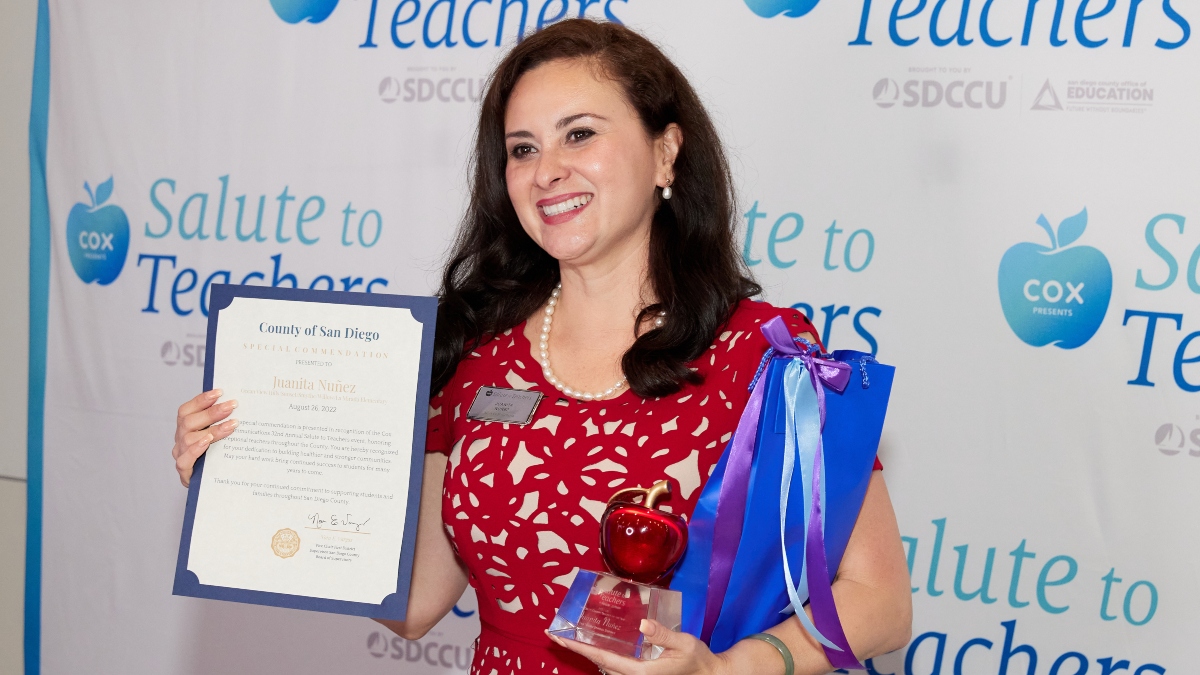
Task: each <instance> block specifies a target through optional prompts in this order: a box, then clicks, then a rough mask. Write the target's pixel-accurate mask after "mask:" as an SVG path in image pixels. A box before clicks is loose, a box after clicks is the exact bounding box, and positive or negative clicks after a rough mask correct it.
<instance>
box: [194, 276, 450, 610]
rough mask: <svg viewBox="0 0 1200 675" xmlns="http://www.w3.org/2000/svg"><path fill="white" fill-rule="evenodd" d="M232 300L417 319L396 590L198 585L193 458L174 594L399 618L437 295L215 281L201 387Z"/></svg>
mask: <svg viewBox="0 0 1200 675" xmlns="http://www.w3.org/2000/svg"><path fill="white" fill-rule="evenodd" d="M234 298H261V299H266V300H283V301H295V302H326V303H331V304H339V305H364V306H372V307H397V308H405V309H408V310H409V311H410V312H411V313H412V316H413V318H415V319H416V320H417V321H419V322H421V325H422V330H421V365H420V369H419V371H418V376H417V396H416V410H414V411H413V414H414V417H413V421H414V424H413V436H412V449H413V450H412V462H411V466H410V467H409V478H408V481H409V484H408V511H407V517H406V518H405V522H404V541H403V544H402V545H401V548H400V567H399V569H397V570H396V592H395V593H393V594H391V595H388V596H387V597H386V598H384V599H383V602H381V603H379V604H371V603H365V602H350V601H346V600H330V599H328V598H314V597H308V596H303V595H290V594H286V593H268V592H265V591H251V590H246V589H242V588H230V587H226V586H211V585H209V584H205V583H202V582H201V581H200V579H199V578H198V577H197V576H196V574H195V573H194V572H192V571H191V570H189V569H188V554H189V553H190V551H191V543H192V525H193V524H194V522H195V519H196V502H197V500H198V499H199V496H200V485H201V484H202V483H203V478H204V456H203V455H202V456H201V457H200V459H199V460H198V461H197V462H196V468H195V471H194V473H193V474H192V481H191V485H190V487H189V488H188V497H187V510H186V511H185V512H184V516H183V534H182V535H181V536H180V538H179V559H178V562H177V563H176V565H175V586H174V589H173V591H172V593H173V594H174V595H185V596H190V597H194V598H208V599H210V600H228V601H232V602H244V603H249V604H253V605H269V606H272V607H287V608H290V609H306V610H310V611H314V612H329V613H332V614H349V615H353V616H366V617H371V618H375V619H393V620H396V621H403V620H404V617H405V613H406V612H407V610H408V590H409V584H410V583H411V581H412V567H413V552H414V550H415V548H416V540H417V520H418V514H419V513H420V498H421V485H422V479H423V472H424V468H425V427H426V425H425V424H424V420H425V418H426V412H427V410H428V404H429V385H430V379H431V376H432V371H433V333H434V323H435V321H436V319H437V299H436V298H431V297H418V296H408V295H388V294H383V293H347V292H342V291H316V290H305V289H295V288H271V287H267V286H239V285H230V284H213V285H212V295H211V297H210V301H209V313H208V339H207V350H206V358H205V363H204V391H208V390H210V389H212V384H213V364H214V363H215V362H216V360H217V358H218V357H219V356H220V355H219V354H217V351H216V337H217V324H218V321H219V319H220V313H221V310H222V309H224V308H226V307H228V306H229V304H230V303H231V302H233V299H234Z"/></svg>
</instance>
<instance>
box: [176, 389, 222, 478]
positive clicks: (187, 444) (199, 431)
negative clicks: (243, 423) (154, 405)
mask: <svg viewBox="0 0 1200 675" xmlns="http://www.w3.org/2000/svg"><path fill="white" fill-rule="evenodd" d="M221 393H222V392H221V390H220V389H213V390H212V391H206V392H204V393H203V394H200V395H199V396H197V397H196V398H194V399H192V400H190V401H188V402H187V403H184V404H183V405H181V406H179V415H178V416H177V417H176V418H175V447H173V448H171V456H172V457H174V458H175V470H176V471H177V472H179V482H181V483H183V486H184V487H187V486H188V483H190V482H191V480H192V467H194V466H195V465H196V460H197V459H200V455H203V454H204V451H205V450H208V446H209V445H211V444H213V443H215V442H216V441H219V440H221V439H222V438H225V437H226V436H228V435H229V434H232V433H233V430H234V429H236V428H237V425H238V421H237V420H234V419H226V418H228V417H229V415H230V413H232V412H233V409H234V408H236V407H237V401H224V402H222V403H217V404H216V405H213V404H214V403H216V402H217V399H219V398H221ZM221 420H225V421H224V422H222V421H221ZM218 422H220V424H218Z"/></svg>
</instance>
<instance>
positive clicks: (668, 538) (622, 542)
mask: <svg viewBox="0 0 1200 675" xmlns="http://www.w3.org/2000/svg"><path fill="white" fill-rule="evenodd" d="M670 494H671V483H670V481H668V480H661V481H659V482H657V483H655V484H654V485H653V486H652V487H650V488H628V489H625V490H621V491H620V492H618V493H616V494H615V495H613V496H612V498H611V499H609V500H608V508H607V509H605V511H604V515H603V516H601V517H600V552H601V554H602V555H603V556H604V564H605V565H607V566H608V569H609V570H610V571H611V572H612V574H609V573H607V572H589V571H586V570H580V571H579V572H578V573H576V575H575V581H574V582H573V583H572V584H571V588H570V590H568V591H567V595H566V597H565V598H563V602H562V605H561V606H560V607H559V608H558V612H557V613H556V614H555V615H554V621H553V622H552V623H551V624H550V633H551V634H552V635H557V636H559V637H562V638H567V639H571V640H577V641H579V642H584V643H587V644H590V645H595V646H597V647H600V648H602V649H607V650H608V651H610V652H615V653H617V654H623V655H625V656H631V657H633V658H635V659H643V660H649V659H654V658H657V657H658V655H659V654H661V653H662V648H661V647H658V646H655V645H646V644H643V635H642V632H641V630H640V629H639V627H640V624H641V621H642V619H653V620H655V621H658V622H659V623H661V624H663V625H664V626H666V627H667V628H670V629H671V630H679V626H680V622H681V618H682V614H683V594H682V593H680V592H679V591H673V590H670V589H668V588H663V587H660V586H656V585H654V584H656V583H657V582H659V581H661V580H662V579H663V578H665V577H666V576H667V575H668V574H670V573H671V571H672V570H673V569H674V568H675V565H676V564H678V563H679V560H680V558H682V557H683V552H684V550H686V549H687V523H686V522H685V521H684V520H683V518H681V517H679V516H676V515H674V514H671V513H667V512H666V511H662V510H659V509H656V508H654V506H655V504H657V503H658V501H659V499H661V498H662V497H663V496H664V495H670ZM639 497H640V498H641V503H640V504H638V503H637V501H635V500H637V499H638V498H639Z"/></svg>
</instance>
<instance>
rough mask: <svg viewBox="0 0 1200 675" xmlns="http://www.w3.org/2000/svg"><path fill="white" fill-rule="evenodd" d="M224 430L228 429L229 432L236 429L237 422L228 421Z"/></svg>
mask: <svg viewBox="0 0 1200 675" xmlns="http://www.w3.org/2000/svg"><path fill="white" fill-rule="evenodd" d="M225 428H226V429H229V430H230V431H233V430H234V429H236V428H238V421H237V420H229V421H228V422H226V424H225Z"/></svg>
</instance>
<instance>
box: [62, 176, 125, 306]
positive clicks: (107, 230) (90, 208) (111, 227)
mask: <svg viewBox="0 0 1200 675" xmlns="http://www.w3.org/2000/svg"><path fill="white" fill-rule="evenodd" d="M83 189H84V190H87V194H88V199H89V200H90V201H89V202H79V203H77V204H75V206H72V207H71V211H70V213H68V214H67V253H68V257H69V258H70V259H71V267H74V268H75V274H78V275H79V278H80V279H82V280H83V282H84V283H85V284H90V283H92V282H93V281H95V282H96V283H98V284H100V285H101V286H107V285H108V284H111V283H112V282H113V281H115V280H116V278H117V277H118V276H120V274H121V269H122V268H123V267H125V256H126V254H127V253H129V218H127V217H126V216H125V211H123V210H122V209H121V207H119V206H116V205H115V204H108V205H105V202H107V201H108V198H109V197H111V196H112V190H113V179H112V178H111V177H110V178H109V179H108V180H106V181H104V182H103V183H101V184H99V185H97V186H96V190H95V191H94V192H93V191H92V186H91V185H90V184H88V183H86V182H85V183H84V184H83Z"/></svg>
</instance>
